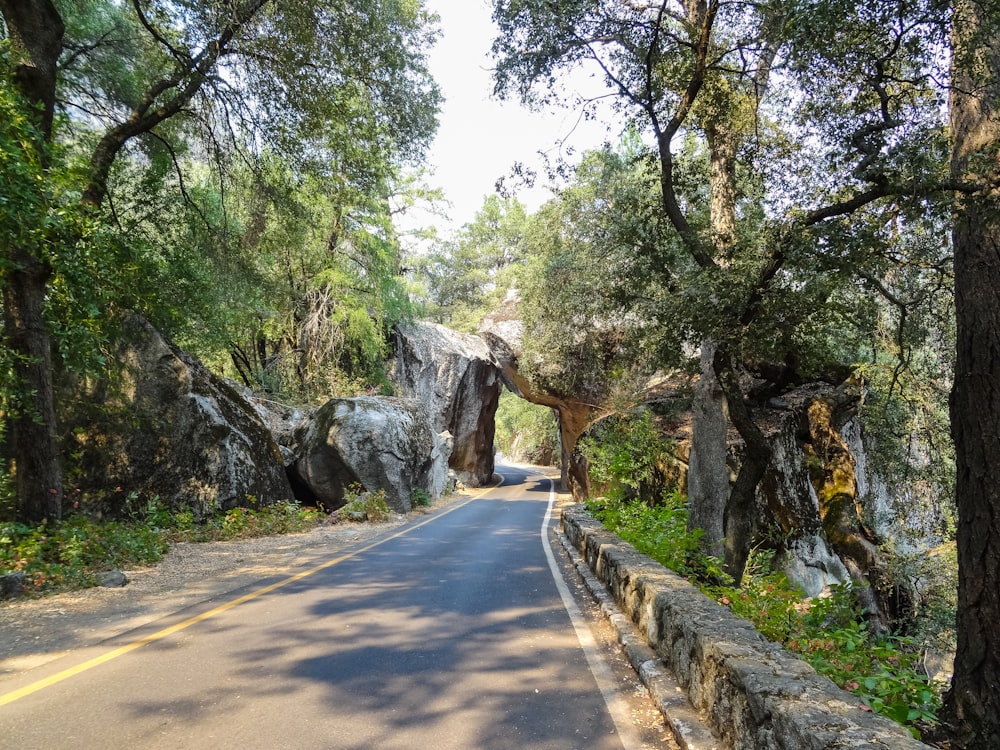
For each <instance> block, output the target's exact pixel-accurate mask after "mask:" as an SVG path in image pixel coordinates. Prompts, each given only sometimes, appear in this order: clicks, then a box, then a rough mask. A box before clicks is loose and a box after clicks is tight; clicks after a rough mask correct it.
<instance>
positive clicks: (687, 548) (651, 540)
mask: <svg viewBox="0 0 1000 750" xmlns="http://www.w3.org/2000/svg"><path fill="white" fill-rule="evenodd" d="M587 508H588V510H589V511H590V512H591V513H592V514H593V515H594V517H595V518H597V519H598V520H599V521H600V522H601V523H602V524H604V525H605V526H606V527H607V528H608V529H609V530H611V531H612V532H614V533H615V534H617V535H618V536H620V537H621V538H622V539H624V540H625V541H627V542H628V543H629V544H631V545H632V546H633V547H635V548H636V549H637V550H639V551H640V552H642V553H643V554H646V555H649V556H650V557H652V558H653V559H654V560H657V561H658V562H660V563H662V564H663V565H665V566H666V567H668V568H670V569H671V570H674V571H676V572H678V573H680V574H681V575H687V576H699V577H706V578H713V577H718V576H721V575H724V574H723V573H722V564H721V562H719V561H718V560H714V559H712V558H709V557H707V556H705V555H703V554H702V553H701V552H700V549H699V539H700V537H701V531H700V530H697V529H696V530H694V531H688V528H687V515H688V514H687V500H686V498H684V497H683V496H681V495H680V494H679V493H677V492H672V493H669V494H666V495H664V496H663V497H662V498H661V500H660V502H659V503H657V504H656V505H649V504H647V503H644V502H640V501H637V500H628V499H612V498H597V499H595V500H592V501H590V502H589V503H588V504H587Z"/></svg>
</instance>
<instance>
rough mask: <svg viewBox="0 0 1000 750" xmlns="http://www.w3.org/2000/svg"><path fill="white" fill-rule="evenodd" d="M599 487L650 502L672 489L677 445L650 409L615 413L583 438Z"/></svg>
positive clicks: (610, 493) (615, 494)
mask: <svg viewBox="0 0 1000 750" xmlns="http://www.w3.org/2000/svg"><path fill="white" fill-rule="evenodd" d="M580 451H581V452H582V453H583V455H584V456H585V457H586V458H587V461H588V463H589V466H590V477H591V481H592V482H593V483H594V485H595V487H599V488H602V489H601V492H603V493H606V494H607V495H608V496H609V497H611V498H612V499H615V500H622V499H625V498H627V497H639V498H641V499H643V500H646V501H647V502H649V503H650V504H653V503H656V502H658V501H659V499H660V497H661V496H662V495H663V494H664V493H665V492H666V491H668V490H669V489H670V488H669V486H668V485H669V481H668V479H667V477H669V476H670V474H671V472H670V468H669V464H670V463H671V461H672V459H673V445H672V444H671V443H670V441H668V440H665V439H664V438H663V436H662V435H661V434H660V433H659V432H658V431H657V429H656V427H655V425H654V424H653V417H652V414H651V413H650V412H649V411H646V410H644V411H642V412H640V413H638V414H625V415H615V416H612V417H608V418H607V419H604V420H602V421H601V422H599V423H598V424H597V425H596V426H595V427H594V428H592V429H591V430H590V432H589V433H588V435H587V436H586V437H584V438H583V439H581V441H580Z"/></svg>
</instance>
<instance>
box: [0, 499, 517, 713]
mask: <svg viewBox="0 0 1000 750" xmlns="http://www.w3.org/2000/svg"><path fill="white" fill-rule="evenodd" d="M498 486H499V485H491V486H490V487H487V488H486V489H484V490H482V491H481V492H479V493H477V494H475V495H473V496H472V497H470V498H468V499H467V500H465V501H464V502H461V503H458V504H456V505H453V506H452V507H450V508H448V509H447V510H444V511H442V512H440V513H436V514H434V515H433V516H431V517H430V518H427V519H425V520H423V521H421V522H420V523H416V524H414V525H413V526H407V527H406V528H405V529H403V530H401V531H397V532H396V533H395V534H393V535H391V536H387V537H386V538H384V539H380V540H379V541H377V542H373V543H371V544H368V545H365V546H364V547H361V548H360V549H356V550H354V551H352V552H348V553H347V554H344V555H340V556H339V557H335V558H333V559H332V560H327V561H326V562H325V563H323V564H322V565H317V566H316V567H314V568H310V569H309V570H304V571H302V572H301V573H296V574H295V575H293V576H289V577H288V578H285V579H283V580H281V581H278V582H277V583H272V584H270V585H269V586H264V587H262V588H259V589H256V590H254V591H251V592H250V593H248V594H244V595H243V596H241V597H238V598H236V599H233V600H231V601H228V602H224V603H223V604H220V605H219V606H217V607H214V608H213V609H210V610H208V611H206V612H202V613H201V614H200V615H195V616H194V617H191V618H189V619H187V620H184V621H183V622H179V623H177V624H176V625H171V626H170V627H167V628H163V630H159V631H157V632H155V633H153V634H152V635H147V636H146V637H145V638H140V639H139V640H137V641H133V642H132V643H128V644H126V645H124V646H121V647H120V648H116V649H114V650H113V651H108V652H107V653H104V654H101V655H100V656H95V657H94V658H93V659H90V660H88V661H85V662H83V663H81V664H77V665H76V666H75V667H70V668H69V669H64V670H63V671H61V672H57V673H56V674H54V675H51V676H50V677H46V678H44V679H41V680H38V681H37V682H33V683H31V684H30V685H26V686H25V687H23V688H20V689H18V690H13V691H11V692H9V693H4V694H3V695H0V706H5V705H7V704H8V703H13V702H14V701H16V700H18V699H20V698H24V697H26V696H28V695H31V694H32V693H37V692H38V691H39V690H44V689H45V688H47V687H51V686H53V685H56V684H58V683H60V682H63V681H64V680H68V679H70V678H71V677H75V676H76V675H78V674H81V673H82V672H86V671H88V670H90V669H93V668H94V667H99V666H100V665H101V664H104V663H105V662H109V661H111V660H112V659H117V658H118V657H119V656H124V655H125V654H127V653H129V652H131V651H135V650H136V649H139V648H142V647H143V646H146V645H149V644H150V643H154V642H156V641H159V640H162V639H164V638H166V637H167V636H170V635H173V634H174V633H178V632H180V631H181V630H184V629H186V628H189V627H191V626H192V625H196V624H197V623H199V622H202V621H203V620H208V619H209V618H212V617H215V616H216V615H220V614H222V613H223V612H226V611H227V610H230V609H232V608H233V607H238V606H239V605H240V604H245V603H246V602H249V601H252V600H254V599H257V598H259V597H261V596H264V594H269V593H271V592H272V591H275V590H277V589H280V588H282V587H284V586H287V585H289V584H290V583H295V582H296V581H301V580H302V579H303V578H308V577H309V576H311V575H313V574H315V573H318V572H320V571H321V570H326V569H327V568H332V567H333V566H334V565H338V564H340V563H342V562H344V560H349V559H351V558H352V557H356V556H357V555H360V554H361V553H363V552H367V551H368V550H371V549H374V548H375V547H378V546H379V545H382V544H385V543H386V542H391V541H392V540H393V539H397V538H399V537H401V536H403V535H404V534H409V533H410V532H411V531H413V530H415V529H419V528H420V527H421V526H426V525H427V524H429V523H430V522H431V521H435V520H437V519H438V518H441V516H444V515H447V514H448V513H451V512H452V511H454V510H458V509H459V508H461V507H463V506H465V505H468V504H469V503H471V502H472V501H473V500H478V499H479V498H481V497H482V496H483V495H485V494H486V493H487V492H489V491H490V490H493V489H495V488H496V487H498Z"/></svg>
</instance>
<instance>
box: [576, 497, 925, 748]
mask: <svg viewBox="0 0 1000 750" xmlns="http://www.w3.org/2000/svg"><path fill="white" fill-rule="evenodd" d="M562 523H563V531H564V533H565V535H566V537H567V538H568V539H569V541H570V543H571V544H572V545H573V546H574V547H575V548H576V549H577V550H579V552H580V554H581V556H582V557H583V558H584V559H585V560H586V561H587V564H588V565H589V566H590V568H591V569H592V570H593V571H594V573H595V575H596V576H597V577H598V578H599V579H600V580H601V581H602V582H603V583H604V585H605V586H607V587H608V588H609V590H610V591H611V593H612V595H613V596H614V598H615V600H616V601H617V603H618V606H619V607H620V608H621V610H622V611H623V612H624V613H625V615H626V616H628V617H630V618H631V619H632V621H633V622H634V623H635V624H636V625H637V626H638V627H639V629H640V631H641V632H643V633H645V634H646V638H647V640H648V642H649V645H650V646H651V647H652V648H653V649H654V650H655V652H656V654H657V656H658V657H659V658H660V659H661V660H662V661H663V662H664V664H665V665H666V666H667V667H668V668H669V669H670V670H671V671H672V672H673V673H674V676H675V678H676V679H677V681H678V683H679V684H680V685H681V686H682V688H683V689H684V690H685V691H686V693H687V696H688V699H689V700H690V701H691V703H692V705H693V706H694V707H695V708H696V709H698V711H699V712H701V713H702V714H703V715H704V716H705V718H706V720H707V721H708V723H709V724H710V726H711V727H712V729H713V731H715V732H716V734H717V735H718V736H719V737H720V738H721V741H722V743H723V744H724V745H725V747H728V748H733V750H834V748H879V749H880V750H929V746H928V745H925V744H923V743H921V742H918V741H917V740H915V739H913V738H912V737H911V736H910V734H909V732H908V731H907V730H906V729H904V728H903V727H901V726H900V725H898V724H896V723H895V722H893V721H890V720H889V719H885V718H882V717H880V716H876V715H875V714H872V713H871V712H868V711H865V710H863V709H862V708H860V705H861V704H860V702H859V700H858V698H857V697H856V696H854V695H852V694H851V693H848V692H846V691H844V690H841V689H840V688H838V687H837V686H836V685H834V684H833V682H831V681H830V680H829V679H827V678H826V677H822V676H820V675H819V674H817V673H816V671H815V670H814V669H813V668H812V667H810V666H809V665H808V664H806V663H805V662H803V661H801V660H800V659H797V658H795V657H794V656H792V655H791V654H789V653H788V652H786V651H785V650H784V649H782V648H781V647H780V646H778V645H777V644H774V643H772V642H770V641H768V640H766V639H765V638H764V637H763V636H761V635H760V634H759V633H758V632H757V631H756V630H755V629H754V627H753V626H752V625H751V624H750V623H749V622H747V621H746V620H742V619H740V618H738V617H736V616H734V615H733V614H732V613H731V612H730V611H729V609H727V608H726V607H723V606H722V605H720V604H718V603H717V602H714V601H712V600H711V599H709V598H708V597H706V596H704V595H703V594H702V593H701V592H700V591H698V589H696V588H695V587H694V586H692V585H691V584H690V583H688V582H687V581H686V580H685V579H683V578H681V577H680V576H677V575H675V574H673V573H671V572H670V571H668V570H667V569H666V568H664V567H663V566H662V565H659V564H658V563H656V562H654V561H653V560H652V559H650V558H649V557H647V556H646V555H642V554H640V553H638V552H636V550H635V548H633V547H632V546H631V545H630V544H628V543H626V542H623V541H622V540H621V539H619V538H618V537H616V536H615V535H613V534H611V533H609V532H608V531H607V530H606V529H604V527H603V526H601V525H600V524H599V523H597V521H595V520H594V519H593V518H592V517H591V516H590V514H588V513H587V512H586V511H585V510H584V509H583V507H582V506H580V505H574V506H571V507H568V508H566V509H564V510H563V512H562Z"/></svg>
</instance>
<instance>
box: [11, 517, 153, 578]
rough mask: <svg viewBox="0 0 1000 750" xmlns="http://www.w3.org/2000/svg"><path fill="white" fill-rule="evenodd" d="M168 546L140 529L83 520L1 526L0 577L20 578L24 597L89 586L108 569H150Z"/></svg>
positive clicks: (148, 530)
mask: <svg viewBox="0 0 1000 750" xmlns="http://www.w3.org/2000/svg"><path fill="white" fill-rule="evenodd" d="M167 546H168V544H167V540H166V538H165V537H164V535H163V534H161V533H160V532H159V531H158V530H156V529H153V528H150V527H149V526H147V525H145V524H136V523H127V524H126V523H117V522H112V523H98V522H95V521H91V520H89V519H86V518H84V517H82V516H73V517H71V518H69V519H67V520H65V521H60V522H57V523H52V524H41V525H39V526H26V525H24V524H18V523H6V524H0V571H3V572H15V571H20V572H22V573H24V575H25V578H26V583H27V592H28V593H29V594H32V593H39V594H41V593H51V592H53V591H60V590H64V589H70V588H83V587H87V586H93V585H94V584H95V582H96V580H97V575H98V574H99V573H101V572H103V571H106V570H109V569H111V568H126V567H130V566H135V565H149V564H151V563H154V562H157V561H158V560H160V558H161V557H162V556H163V553H164V552H166V550H167Z"/></svg>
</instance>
